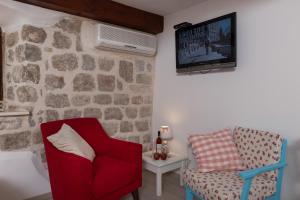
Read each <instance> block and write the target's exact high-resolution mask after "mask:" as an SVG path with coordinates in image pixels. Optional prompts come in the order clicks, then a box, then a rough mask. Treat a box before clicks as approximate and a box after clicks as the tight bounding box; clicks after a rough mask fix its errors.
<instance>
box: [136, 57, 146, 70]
mask: <svg viewBox="0 0 300 200" xmlns="http://www.w3.org/2000/svg"><path fill="white" fill-rule="evenodd" d="M135 68H136V71H137V72H144V71H145V61H143V60H135Z"/></svg>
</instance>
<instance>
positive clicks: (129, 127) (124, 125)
mask: <svg viewBox="0 0 300 200" xmlns="http://www.w3.org/2000/svg"><path fill="white" fill-rule="evenodd" d="M132 131H133V123H132V122H129V121H122V122H121V124H120V132H122V133H128V132H132Z"/></svg>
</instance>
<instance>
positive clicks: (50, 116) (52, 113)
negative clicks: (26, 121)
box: [46, 110, 59, 122]
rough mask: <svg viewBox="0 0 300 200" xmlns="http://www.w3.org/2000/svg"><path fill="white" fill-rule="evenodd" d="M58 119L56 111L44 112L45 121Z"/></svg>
mask: <svg viewBox="0 0 300 200" xmlns="http://www.w3.org/2000/svg"><path fill="white" fill-rule="evenodd" d="M58 119H59V113H58V112H57V111H56V110H46V121H47V122H49V121H56V120H58Z"/></svg>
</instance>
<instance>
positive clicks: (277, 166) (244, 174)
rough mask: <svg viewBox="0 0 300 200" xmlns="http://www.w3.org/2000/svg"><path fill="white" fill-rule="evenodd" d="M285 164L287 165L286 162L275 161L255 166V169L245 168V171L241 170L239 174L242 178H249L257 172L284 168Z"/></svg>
mask: <svg viewBox="0 0 300 200" xmlns="http://www.w3.org/2000/svg"><path fill="white" fill-rule="evenodd" d="M286 166H287V164H286V162H279V163H276V164H272V165H267V166H264V167H260V168H256V169H250V170H247V171H242V172H240V173H239V175H240V177H241V178H242V179H249V178H253V177H255V176H257V175H259V174H262V173H265V172H269V171H273V170H276V169H280V168H284V167H286Z"/></svg>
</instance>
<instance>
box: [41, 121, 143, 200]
mask: <svg viewBox="0 0 300 200" xmlns="http://www.w3.org/2000/svg"><path fill="white" fill-rule="evenodd" d="M63 123H65V124H68V125H69V126H71V127H72V128H73V129H74V130H75V131H76V132H77V133H78V134H80V136H81V137H82V138H83V139H85V140H86V141H87V143H88V144H89V145H90V146H91V147H92V148H93V149H94V151H95V153H96V157H95V159H94V161H93V162H91V161H89V160H87V159H85V158H83V157H80V156H77V155H74V154H70V153H65V152H62V151H59V150H57V149H56V148H55V147H54V146H53V145H52V144H51V143H50V142H49V141H48V140H47V137H48V136H49V135H52V134H54V133H56V132H57V131H58V130H59V129H60V128H61V126H62V124H63ZM41 130H42V135H43V141H44V144H45V152H46V157H47V162H48V169H49V176H50V183H51V189H52V195H53V199H54V200H118V199H120V198H121V197H122V196H124V195H126V194H129V193H132V195H133V198H134V200H138V199H139V195H138V188H139V187H141V185H142V146H141V145H139V144H135V143H131V142H125V141H120V140H116V139H112V138H110V137H109V136H107V134H106V133H105V131H104V130H103V128H102V126H101V125H100V123H99V122H98V120H97V119H94V118H78V119H68V120H60V121H53V122H47V123H43V124H42V125H41Z"/></svg>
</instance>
